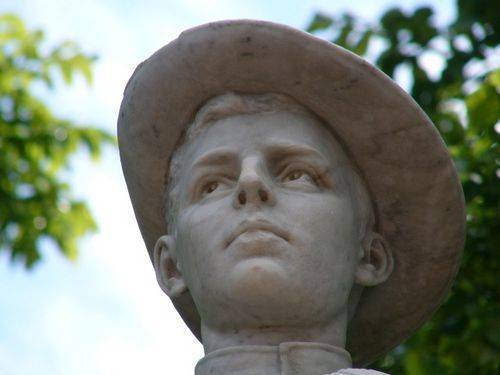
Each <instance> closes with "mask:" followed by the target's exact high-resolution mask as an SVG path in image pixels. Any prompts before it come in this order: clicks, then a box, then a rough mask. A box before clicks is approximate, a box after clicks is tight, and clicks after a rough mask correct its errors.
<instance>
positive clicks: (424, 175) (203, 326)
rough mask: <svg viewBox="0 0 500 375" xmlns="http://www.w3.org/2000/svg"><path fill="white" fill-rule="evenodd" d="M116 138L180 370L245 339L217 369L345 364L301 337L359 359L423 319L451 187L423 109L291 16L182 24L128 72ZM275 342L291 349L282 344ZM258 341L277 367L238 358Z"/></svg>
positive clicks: (457, 236)
mask: <svg viewBox="0 0 500 375" xmlns="http://www.w3.org/2000/svg"><path fill="white" fill-rule="evenodd" d="M230 91H233V92H242V93H246V94H245V95H243V96H238V95H234V94H227V95H223V96H222V97H220V95H221V94H224V93H226V92H230ZM269 93H278V94H286V96H282V95H272V94H269ZM248 94H251V95H248ZM218 96H219V97H218ZM214 97H215V99H213V98H214ZM209 99H211V101H209V102H208V104H206V103H207V100H209ZM202 105H204V107H202V108H201V110H200V107H201V106H202ZM249 108H250V109H249ZM210 111H212V112H210ZM190 123H194V125H192V129H195V127H196V126H198V125H199V128H196V129H195V130H193V131H192V132H189V131H188V133H187V135H186V134H184V132H185V129H186V127H187V126H188V124H190ZM197 124H198V125H197ZM193 126H195V127H193ZM183 134H184V135H183ZM119 143H120V154H121V158H122V165H123V169H124V174H125V178H126V181H127V185H128V188H129V193H130V196H131V199H132V203H133V205H134V210H135V212H136V217H137V219H138V222H139V226H140V228H141V232H142V234H143V237H144V239H145V242H146V246H147V248H148V250H149V252H150V255H151V257H152V260H153V263H154V266H155V269H156V272H157V278H158V281H159V284H160V286H161V287H162V289H163V290H164V291H165V292H166V293H167V294H168V295H169V296H170V297H171V298H172V301H173V302H174V305H175V306H176V308H177V309H178V311H179V312H180V313H181V315H182V316H183V318H184V320H185V321H186V323H187V324H188V325H189V326H190V328H191V329H192V330H193V332H194V333H195V334H196V335H197V336H198V337H199V338H201V339H202V342H203V345H204V347H205V350H206V353H207V357H206V358H205V359H204V360H202V361H200V364H199V365H198V367H199V368H200V369H202V370H198V372H197V374H200V375H201V374H208V373H214V372H213V371H212V370H210V367H204V366H208V363H210V364H211V365H210V366H212V365H213V366H216V365H214V363H220V361H222V360H221V358H222V357H224V356H220V354H221V353H224V354H227V353H233V354H234V355H235V356H236V355H241V353H245V354H244V355H243V357H244V358H243V357H241V358H242V359H241V360H240V361H239V362H238V361H236V364H235V363H234V362H232V364H231V365H229V364H227V363H225V362H224V363H225V364H224V365H223V366H222V368H230V366H236V367H234V370H232V372H227V373H232V374H241V375H250V374H254V373H259V374H261V373H266V374H267V373H268V374H270V375H271V374H274V373H277V374H280V373H281V374H304V375H305V374H318V375H321V374H324V373H328V372H333V371H340V369H342V368H344V367H346V363H345V361H344V360H343V359H342V358H338V357H335V358H334V356H333V357H332V356H323V354H318V353H324V351H318V350H313V351H309V352H307V350H306V349H304V345H305V347H307V346H308V345H309V346H311V347H314V348H317V347H318V346H319V347H323V348H324V347H326V346H327V347H328V348H334V349H332V351H330V352H341V351H343V350H344V349H343V348H344V347H346V348H347V349H348V350H349V352H350V353H351V355H352V357H353V360H354V364H355V365H364V364H366V363H368V362H370V361H371V360H373V359H375V357H376V356H378V355H380V354H382V353H384V352H385V351H387V350H389V349H390V348H392V347H393V346H395V345H397V344H398V343H399V342H401V341H402V340H403V339H404V338H406V337H407V336H408V335H409V334H411V332H413V331H414V330H415V329H416V328H418V326H419V325H420V324H422V323H423V321H425V319H426V318H427V317H428V316H429V314H431V313H432V312H433V311H434V310H435V309H436V308H437V306H438V305H439V303H440V301H441V300H442V298H443V296H444V295H445V293H446V292H447V290H448V287H449V285H450V282H451V280H452V278H453V276H454V274H455V272H456V269H457V266H458V261H459V256H460V252H461V249H462V245H463V236H464V204H463V196H462V192H461V188H460V185H459V183H458V179H457V176H456V172H455V169H454V167H453V164H452V162H451V160H450V157H449V155H448V153H447V151H446V148H445V147H444V145H443V143H442V141H441V139H440V138H439V135H438V133H437V132H436V130H435V129H434V127H433V125H432V123H430V121H429V119H428V118H427V117H426V116H425V114H423V113H422V112H421V110H420V109H419V108H418V106H417V105H416V104H415V103H414V102H413V100H412V99H411V98H409V97H408V96H407V95H406V94H405V93H404V92H403V91H402V90H400V89H399V88H398V87H397V86H396V85H395V84H394V83H392V81H390V79H388V78H387V77H386V76H384V75H383V74H382V73H381V72H379V71H378V70H376V69H375V68H373V67H371V66H369V65H368V64H367V63H366V62H364V61H363V60H361V59H359V58H358V57H356V56H354V55H352V54H350V53H349V52H347V51H345V50H343V49H341V48H339V47H336V46H334V45H332V44H329V43H326V42H324V41H321V40H319V39H317V38H315V37H312V36H310V35H307V34H305V33H302V32H300V31H297V30H293V29H290V28H288V27H285V26H282V25H276V24H271V23H266V22H258V21H228V22H220V23H214V24H209V25H204V26H201V27H199V28H196V29H192V30H189V31H187V32H185V33H183V34H182V35H181V36H180V37H179V39H177V40H176V41H174V42H172V43H171V44H169V45H168V46H166V47H164V48H163V49H161V50H160V51H158V52H157V53H156V54H154V55H153V56H152V57H151V58H150V59H148V60H147V61H146V62H144V63H143V64H141V65H140V66H139V67H138V69H137V70H136V72H135V73H134V75H133V77H132V78H131V80H130V82H129V84H128V85H127V89H126V91H125V96H124V100H123V103H122V108H121V112H120V117H119ZM179 145H181V146H180V148H179ZM176 149H177V150H178V151H176V154H175V155H177V153H179V156H178V157H176V156H174V159H175V160H174V164H175V165H172V164H169V163H170V162H171V157H172V153H173V152H174V150H176ZM180 150H182V152H180ZM176 163H177V164H179V165H178V166H177V164H176ZM169 165H170V167H171V168H170V173H172V170H177V172H176V173H177V175H176V177H175V179H174V182H175V184H174V185H175V186H174V189H173V190H172V191H169V196H168V197H167V196H166V191H165V190H166V183H167V182H168V181H170V182H172V181H171V179H169ZM170 177H172V176H170ZM172 202H174V203H175V204H173V205H172ZM372 212H373V219H374V220H373V222H372V221H371V220H370V218H371V213H372ZM165 214H167V215H166V216H165ZM167 219H168V223H170V227H168V226H167ZM193 302H194V303H193ZM200 317H201V319H200ZM285 343H286V344H287V345H289V346H287V348H289V347H296V348H300V350H298V351H296V352H293V351H292V352H293V353H294V355H297V357H293V356H292V357H293V359H291V360H283V358H284V357H283V353H284V352H282V348H283V347H285V346H286V345H284V344H285ZM303 343H306V344H303ZM322 345H323V346H322ZM245 346H246V347H247V349H249V348H255V347H258V348H260V349H259V350H258V351H257V352H258V353H259V354H256V353H257V352H250V353H249V352H248V351H245V350H243V351H242V350H241V348H242V347H245ZM263 347H265V348H267V349H265V350H261V349H262V348H263ZM263 352H264V353H267V354H266V356H267V357H266V356H264V357H266V358H275V359H274V360H270V361H271V362H269V363H274V364H275V365H276V363H284V364H285V365H284V366H281V367H276V366H274V368H273V369H269V371H267V370H266V371H264V372H262V371H261V372H255V371H254V372H252V371H253V370H252V369H251V367H248V364H249V363H251V362H252V361H256V366H257V365H258V363H261V364H262V363H265V362H266V360H265V359H262V360H261V359H260V358H264V357H262V353H263ZM327 352H328V351H327ZM214 353H216V354H214ZM238 353H239V354H238ZM277 353H279V356H278V354H277ZM303 353H308V354H307V355H303ZM315 355H318V356H319V357H318V358H322V359H319V360H317V361H309V360H308V358H309V359H310V358H313V357H314V356H315ZM269 356H270V357H269ZM301 356H302V360H297V358H301ZM292 357H290V358H292ZM214 358H215V362H214ZM277 358H279V361H278V360H277ZM287 358H288V357H287ZM332 358H333V359H332ZM273 361H274V362H273ZM280 361H281V362H280ZM238 363H240V366H239V365H238ZM314 363H316V365H314ZM347 365H350V359H349V361H348V363H347ZM238 366H239V367H238ZM287 366H288V367H287ZM325 366H326V367H325ZM211 371H212V372H211ZM214 371H215V370H214ZM220 371H222V370H217V372H216V373H217V374H219V375H220V374H224V373H223V372H220ZM238 371H239V372H238ZM245 371H246V372H245ZM272 371H274V372H272ZM276 371H278V372H276ZM279 371H281V372H279ZM287 371H288V372H287ZM294 371H295V372H294ZM342 371H344V372H342ZM349 371H353V370H349ZM340 373H345V374H348V373H354V372H345V370H341V372H340Z"/></svg>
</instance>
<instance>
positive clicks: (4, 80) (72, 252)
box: [0, 14, 114, 267]
mask: <svg viewBox="0 0 500 375" xmlns="http://www.w3.org/2000/svg"><path fill="white" fill-rule="evenodd" d="M43 38H44V35H43V32H41V31H38V30H37V31H30V30H27V29H26V27H25V26H24V24H23V22H22V21H21V19H19V18H18V17H16V16H15V15H11V14H7V15H1V16H0V149H1V157H0V251H7V252H9V253H10V255H11V258H12V259H17V260H19V261H22V262H24V264H25V265H26V266H27V267H31V266H33V265H34V264H35V263H36V262H37V261H38V260H39V259H40V241H41V240H42V239H47V240H49V241H52V242H53V243H55V244H56V246H57V247H58V248H59V249H60V250H61V252H62V253H63V254H64V255H65V256H67V257H68V258H69V259H75V258H76V256H77V254H78V251H77V241H78V239H79V238H81V237H82V236H83V235H84V234H86V233H88V232H90V231H93V230H95V229H96V224H95V222H94V220H93V218H92V215H91V214H90V212H89V210H88V208H87V206H86V204H85V203H84V202H82V201H80V200H78V199H75V198H74V197H73V196H72V194H71V190H70V187H69V185H68V184H67V183H65V182H64V181H63V180H62V179H61V177H60V171H61V169H64V168H67V167H68V165H69V162H70V157H71V155H72V154H74V153H75V152H76V151H77V150H78V149H79V148H80V147H81V146H85V147H87V149H88V150H89V152H90V155H91V156H92V157H93V158H98V156H99V154H100V151H101V148H102V145H103V144H104V143H114V138H113V137H112V136H111V135H110V134H108V133H106V132H104V131H102V130H100V129H97V128H91V127H88V126H83V125H77V124H75V123H73V122H71V121H69V120H65V119H61V118H58V117H57V116H55V115H54V114H53V113H52V112H51V110H50V109H49V108H48V107H47V106H46V105H45V103H44V102H43V101H42V100H41V99H40V98H37V97H36V96H34V95H33V87H34V86H35V85H40V84H45V85H47V86H48V87H52V86H53V83H54V75H55V74H61V75H62V77H63V78H64V81H65V82H66V83H68V84H69V83H71V82H72V78H73V77H74V75H75V74H82V75H83V76H84V77H85V78H86V80H87V81H88V82H89V83H90V82H91V79H92V70H91V63H92V61H93V60H94V57H89V56H87V55H85V54H83V53H82V52H81V51H80V49H79V47H78V46H77V45H76V44H75V43H72V42H66V43H63V44H61V45H59V46H57V47H55V48H54V49H52V50H49V51H48V52H44V51H46V50H45V49H43V48H41V47H42V42H43Z"/></svg>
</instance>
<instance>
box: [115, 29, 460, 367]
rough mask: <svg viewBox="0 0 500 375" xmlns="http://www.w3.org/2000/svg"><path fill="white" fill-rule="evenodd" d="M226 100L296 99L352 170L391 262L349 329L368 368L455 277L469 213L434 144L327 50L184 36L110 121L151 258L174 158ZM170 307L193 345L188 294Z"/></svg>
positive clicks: (371, 82)
mask: <svg viewBox="0 0 500 375" xmlns="http://www.w3.org/2000/svg"><path fill="white" fill-rule="evenodd" d="M228 91H234V92H243V93H266V92H277V93H283V94H286V95H288V96H290V97H292V98H294V99H295V100H297V101H298V102H299V103H301V104H303V105H304V106H306V107H308V108H309V109H310V110H312V111H313V112H314V113H316V114H317V115H318V116H320V117H321V118H322V119H324V120H325V122H326V123H327V124H328V125H329V126H330V127H331V128H332V130H333V131H334V133H335V134H336V135H337V136H338V137H339V139H340V141H341V142H342V143H343V144H344V146H345V147H346V150H347V152H348V153H349V154H350V155H351V156H352V158H353V159H354V161H355V163H356V164H357V166H358V167H359V168H360V170H361V172H362V175H363V177H364V179H365V180H366V182H367V184H368V186H369V189H370V192H371V194H372V197H373V200H374V204H375V207H376V216H377V227H378V231H379V232H380V233H381V234H382V235H383V236H384V237H385V239H386V241H387V242H388V244H389V246H390V247H391V249H392V252H393V255H394V271H393V273H392V275H391V276H390V278H389V279H388V280H387V281H386V282H385V283H383V284H381V285H378V286H376V287H373V288H366V289H365V290H364V291H363V294H362V297H361V300H360V302H359V305H358V308H357V311H356V313H355V315H354V317H353V319H352V321H351V322H350V324H349V329H348V335H347V336H348V337H347V349H348V350H349V351H350V353H351V355H352V357H353V362H354V364H355V365H357V366H364V365H366V364H368V363H370V362H371V361H373V360H374V359H376V358H377V357H378V356H380V355H382V354H384V353H385V352H387V351H389V350H390V349H391V348H393V347H394V346H396V345H397V344H399V343H400V342H402V341H403V340H404V339H406V338H407V337H408V336H410V335H411V334H412V333H413V332H414V331H415V330H416V329H417V328H418V327H419V326H420V325H421V324H422V323H423V322H424V321H425V320H426V319H428V318H429V316H430V315H431V314H432V313H433V312H434V311H435V310H436V308H437V307H438V306H439V304H440V303H441V301H442V299H443V298H444V296H445V295H446V293H447V291H448V290H449V287H450V285H451V282H452V280H453V278H454V276H455V274H456V272H457V268H458V265H459V260H460V255H461V251H462V248H463V242H464V236H465V208H464V200H463V192H462V189H461V186H460V183H459V180H458V177H457V173H456V171H455V168H454V165H453V163H452V160H451V158H450V156H449V154H448V152H447V149H446V147H445V145H444V143H443V141H442V139H441V137H440V136H439V134H438V132H437V130H436V129H435V127H434V126H433V124H432V123H431V121H430V120H429V118H428V117H427V116H426V115H425V113H424V112H423V111H422V110H421V109H420V108H419V106H418V105H417V104H416V103H415V102H414V100H413V99H412V98H411V97H410V96H409V95H407V94H406V93H405V92H404V91H403V90H402V89H401V88H400V87H399V86H397V85H396V84H395V83H394V82H393V81H392V80H391V79H390V78H389V77H387V76H386V75H385V74H383V73H382V72H381V71H379V70H378V69H376V68H375V67H373V66H371V65H370V64H368V63H367V62H366V61H364V60H363V59H361V58H359V57H357V56H356V55H354V54H352V53H350V52H348V51H346V50H344V49H343V48H341V47H338V46H336V45H334V44H332V43H329V42H326V41H324V40H321V39H318V38H316V37H314V36H312V35H309V34H307V33H304V32H301V31H299V30H295V29H292V28H290V27H287V26H283V25H278V24H274V23H269V22H261V21H251V20H238V21H223V22H216V23H210V24H206V25H202V26H199V27H197V28H194V29H190V30H188V31H186V32H184V33H182V34H181V35H180V36H179V38H178V39H176V40H174V41H173V42H171V43H169V44H168V45H166V46H165V47H163V48H162V49H160V50H159V51H157V52H156V53H155V54H154V55H153V56H151V57H150V58H149V59H148V60H146V61H145V62H143V63H142V64H140V65H139V66H138V67H137V69H136V71H135V72H134V75H133V76H132V78H131V79H130V81H129V83H128V84H127V87H126V89H125V93H124V98H123V102H122V106H121V109H120V114H119V119H118V139H119V146H120V156H121V161H122V166H123V171H124V175H125V179H126V182H127V186H128V190H129V194H130V197H131V200H132V204H133V207H134V211H135V215H136V218H137V221H138V223H139V227H140V230H141V233H142V236H143V238H144V241H145V243H146V246H147V249H148V251H149V253H150V255H151V252H152V250H153V248H154V245H155V242H156V240H157V239H158V238H159V237H160V236H161V235H164V234H165V233H166V232H167V228H166V224H165V220H164V211H163V207H164V188H165V181H166V178H167V176H166V173H168V163H169V158H170V155H171V153H172V151H173V150H174V149H175V147H176V145H177V143H178V141H179V138H180V136H181V134H182V131H183V129H184V128H185V126H186V125H187V124H188V123H189V122H190V121H191V120H192V118H193V116H194V114H195V112H196V110H197V109H198V108H199V106H200V105H201V104H203V103H204V102H206V101H207V100H208V99H210V98H212V97H214V96H216V95H219V94H222V93H225V92H228ZM173 302H174V305H175V307H176V308H177V310H178V311H179V313H180V314H181V316H182V318H183V319H184V321H185V322H186V324H187V325H188V326H189V328H190V329H191V330H192V331H193V333H194V334H195V335H196V336H197V337H198V338H200V327H199V325H200V318H199V316H198V313H197V310H196V308H195V306H194V303H193V301H192V298H191V295H190V294H189V293H185V294H183V295H182V296H181V297H180V298H178V299H174V300H173Z"/></svg>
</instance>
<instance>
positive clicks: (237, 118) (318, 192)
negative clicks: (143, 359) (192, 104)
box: [153, 93, 393, 345]
mask: <svg viewBox="0 0 500 375" xmlns="http://www.w3.org/2000/svg"><path fill="white" fill-rule="evenodd" d="M169 176H170V177H169V180H168V182H167V186H166V195H165V200H166V202H165V204H166V205H167V207H168V208H167V209H166V218H165V220H166V221H167V224H168V233H169V234H168V235H164V236H162V237H160V238H159V239H158V242H157V244H156V247H155V250H154V257H153V259H154V266H155V270H156V274H157V279H158V282H159V284H160V286H161V287H162V289H163V290H164V291H165V292H166V293H167V294H168V295H169V296H171V297H174V298H175V297H178V296H179V295H180V294H182V293H184V292H185V291H186V288H189V290H190V292H191V295H192V296H193V299H194V302H195V304H196V306H197V308H198V311H199V313H200V316H201V317H202V328H205V327H206V328H207V329H210V330H219V331H228V332H232V331H234V330H241V329H247V328H253V329H259V328H260V327H266V329H267V330H270V329H271V327H280V329H286V328H287V327H290V328H293V329H294V330H295V331H298V332H300V331H301V329H307V330H309V329H310V328H312V327H318V328H319V327H325V326H326V325H328V324H331V323H332V322H334V321H335V322H338V321H342V322H343V324H342V326H345V322H346V321H347V319H348V315H349V314H348V310H349V309H348V306H349V304H350V306H351V309H350V311H351V312H353V311H354V307H355V305H356V303H357V301H358V299H359V295H360V293H361V290H362V288H363V287H365V286H374V285H377V284H379V283H381V282H383V281H384V280H385V279H386V278H387V277H388V276H389V275H390V272H391V270H392V265H393V261H392V255H391V251H390V249H389V247H388V246H387V243H386V242H385V241H384V239H383V238H382V236H381V235H380V234H378V233H376V232H375V231H374V228H375V227H374V220H375V219H374V212H373V206H372V203H371V199H370V196H369V192H368V190H367V187H366V185H365V183H364V182H363V179H362V178H361V176H360V173H359V172H358V171H357V169H356V167H355V165H354V164H353V161H352V160H351V159H350V158H349V157H348V156H347V154H346V153H345V151H344V150H343V147H342V146H341V144H340V143H339V142H338V141H337V140H336V139H335V136H334V135H333V134H332V133H331V131H329V130H328V128H327V127H326V126H325V125H324V124H323V122H322V120H321V119H320V118H319V117H317V116H316V115H314V114H313V113H312V112H311V111H309V110H308V109H306V108H305V107H303V106H302V105H300V104H298V103H297V102H296V101H294V100H293V99H291V98H289V97H287V96H285V95H282V94H272V93H267V94H261V95H238V94H233V93H229V94H224V95H220V96H217V97H215V98H212V99H211V100H209V101H208V102H207V103H206V104H205V105H203V106H202V107H201V108H200V110H199V111H198V112H197V114H196V116H195V118H194V121H193V122H192V123H191V124H190V125H189V126H188V127H187V130H186V133H185V136H184V139H183V142H182V144H181V145H180V146H179V147H178V148H177V150H176V151H175V152H174V153H173V155H172V158H171V161H170V173H169ZM351 295H352V297H351V299H350V298H349V297H350V296H351ZM344 329H345V328H343V329H342V330H344ZM202 333H203V331H202ZM337 339H340V340H341V344H342V345H343V344H344V339H343V338H337Z"/></svg>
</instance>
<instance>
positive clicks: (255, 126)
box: [186, 111, 347, 166]
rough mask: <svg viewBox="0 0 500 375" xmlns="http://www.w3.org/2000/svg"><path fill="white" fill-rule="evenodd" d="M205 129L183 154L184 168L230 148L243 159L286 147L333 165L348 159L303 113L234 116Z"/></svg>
mask: <svg viewBox="0 0 500 375" xmlns="http://www.w3.org/2000/svg"><path fill="white" fill-rule="evenodd" d="M205 126H206V128H205V129H204V130H203V131H202V132H201V133H200V134H199V135H198V136H197V137H196V138H195V139H194V140H193V141H192V143H191V145H190V147H189V150H188V152H187V153H186V157H187V159H188V160H186V161H188V163H186V165H187V166H188V165H192V163H194V162H195V160H196V159H197V158H198V157H200V156H201V155H203V154H205V153H208V152H210V151H211V150H216V149H221V148H224V149H230V150H233V151H234V153H235V154H237V155H240V156H243V154H245V153H248V152H255V151H265V150H266V148H270V147H272V146H276V145H287V144H288V145H298V146H304V147H307V148H310V149H313V150H316V151H318V152H319V153H320V154H321V155H323V156H324V157H325V159H327V160H328V161H329V162H330V163H331V164H332V166H334V165H338V164H340V163H344V162H345V161H346V160H347V156H346V155H345V153H344V151H343V149H342V147H341V146H340V144H339V143H338V142H337V140H336V139H335V137H334V136H333V135H332V134H331V133H330V131H328V129H326V127H325V126H323V125H322V124H321V123H319V121H317V120H315V119H313V118H311V117H308V116H306V115H302V114H297V113H293V112H287V111H277V112H266V113H255V114H245V115H236V116H231V117H227V118H224V119H221V120H218V121H216V122H214V123H212V124H207V125H205Z"/></svg>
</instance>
